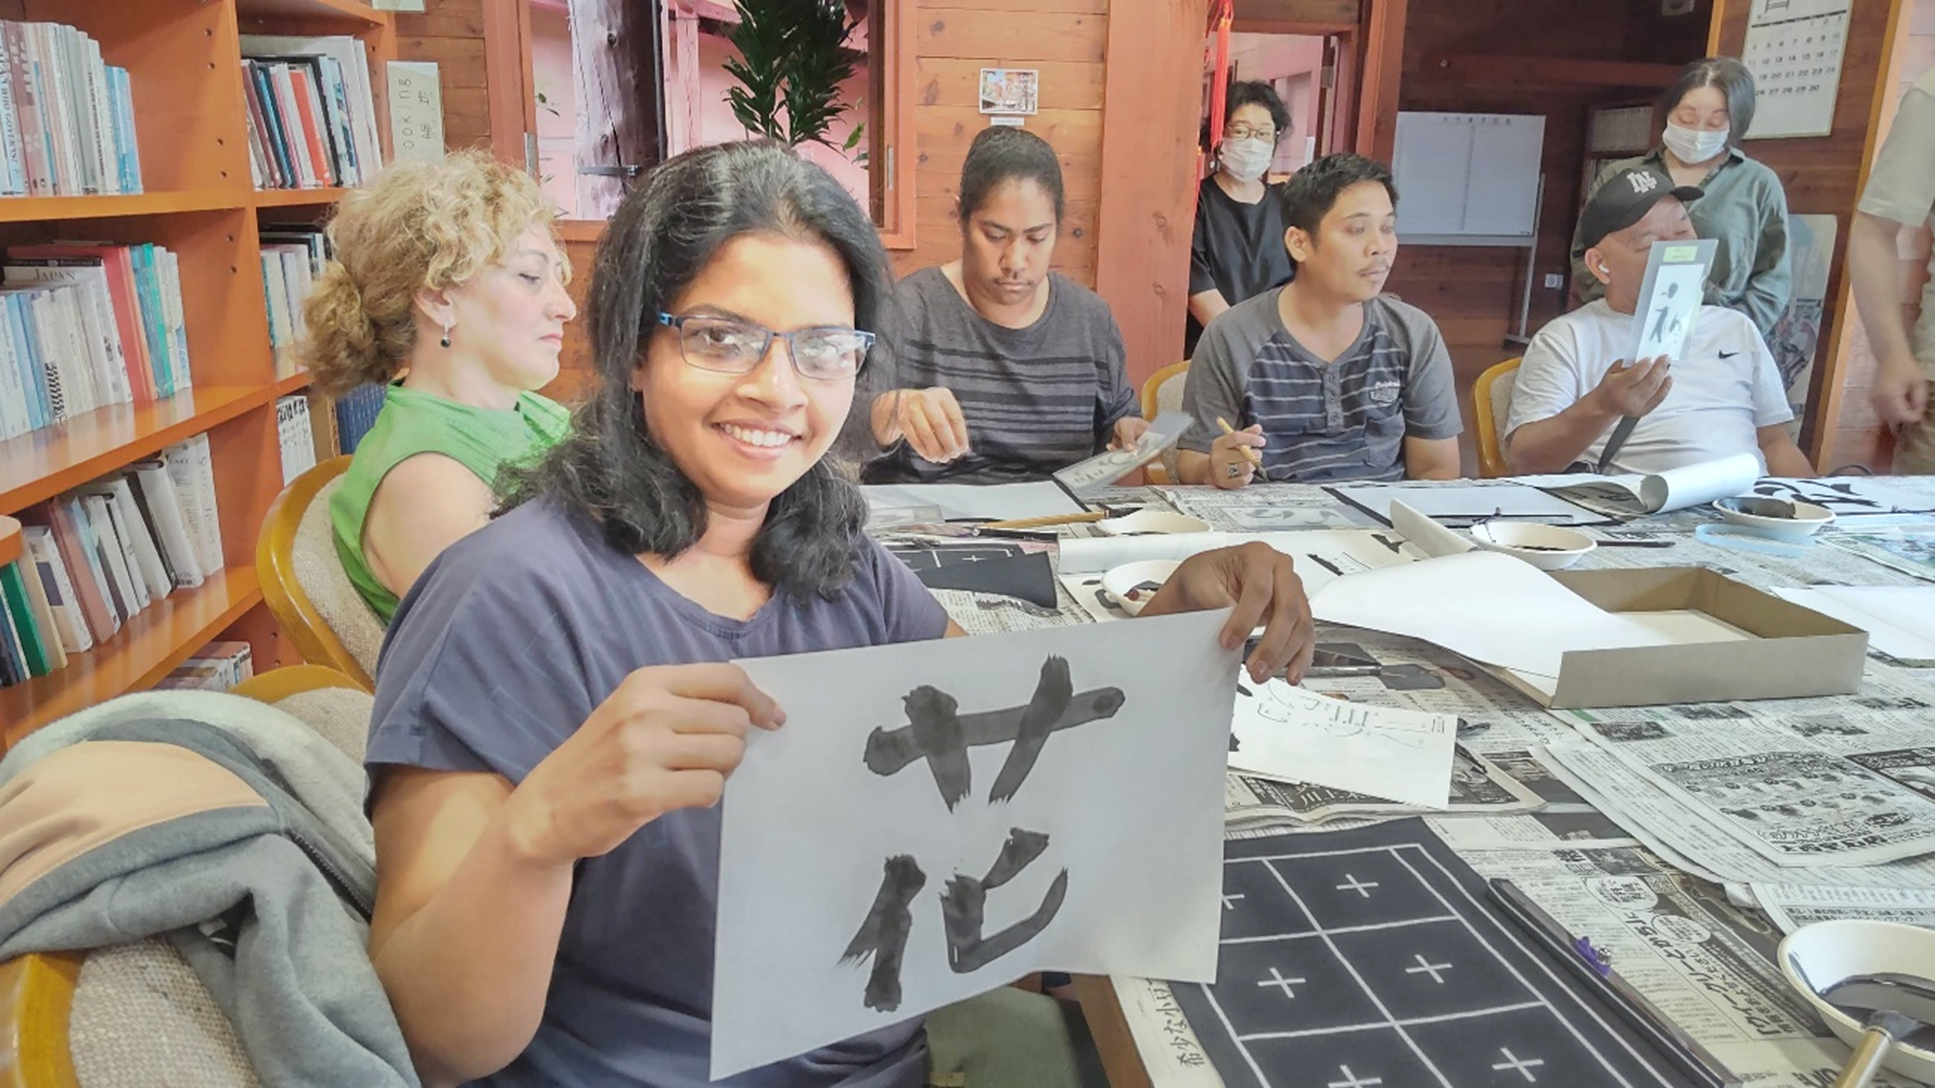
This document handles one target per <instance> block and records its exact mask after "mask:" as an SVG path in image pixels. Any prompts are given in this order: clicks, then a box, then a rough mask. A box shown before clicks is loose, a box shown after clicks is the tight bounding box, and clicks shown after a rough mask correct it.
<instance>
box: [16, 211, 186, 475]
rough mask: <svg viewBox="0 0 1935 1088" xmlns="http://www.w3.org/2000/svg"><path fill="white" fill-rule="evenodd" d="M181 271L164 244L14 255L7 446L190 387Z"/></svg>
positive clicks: (64, 246)
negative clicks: (13, 440) (111, 409)
mask: <svg viewBox="0 0 1935 1088" xmlns="http://www.w3.org/2000/svg"><path fill="white" fill-rule="evenodd" d="M189 373H190V370H189V361H188V338H187V330H186V328H185V322H184V320H183V310H182V299H181V275H180V264H179V261H178V259H177V258H176V256H175V255H174V254H173V253H172V252H170V251H169V250H167V249H165V248H163V247H160V246H154V245H148V244H145V243H144V244H141V245H130V246H120V245H107V244H99V243H95V244H83V243H54V244H45V245H19V246H9V247H7V250H6V254H5V257H4V258H3V259H0V441H4V440H6V439H9V438H15V437H18V436H19V435H22V434H25V433H27V432H28V431H34V430H39V429H40V428H42V427H50V426H53V425H55V424H58V423H64V422H66V421H67V420H69V419H71V418H73V417H75V416H78V415H82V414H85V413H87V412H91V411H93V410H95V409H97V408H104V407H108V406H111V405H116V404H129V403H148V402H151V401H154V400H157V399H160V398H164V397H170V396H173V395H174V394H176V393H178V392H180V391H182V390H184V389H188V388H190V386H191V382H190V380H189Z"/></svg>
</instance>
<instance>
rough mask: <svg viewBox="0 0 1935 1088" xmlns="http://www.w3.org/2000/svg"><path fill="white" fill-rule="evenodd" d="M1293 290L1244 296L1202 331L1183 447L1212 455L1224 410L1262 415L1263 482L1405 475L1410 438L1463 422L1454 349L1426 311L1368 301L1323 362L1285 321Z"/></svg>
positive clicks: (1253, 417) (1186, 391)
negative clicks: (1344, 344) (1284, 305)
mask: <svg viewBox="0 0 1935 1088" xmlns="http://www.w3.org/2000/svg"><path fill="white" fill-rule="evenodd" d="M1284 290H1285V288H1278V289H1277V290H1275V291H1266V292H1264V293H1263V294H1260V295H1258V296H1256V297H1255V298H1253V299H1250V300H1249V301H1248V302H1241V303H1238V304H1237V305H1235V306H1232V307H1230V308H1229V309H1227V310H1225V311H1223V312H1222V313H1220V314H1217V315H1216V317H1215V318H1214V319H1213V320H1211V321H1210V323H1209V328H1207V329H1205V330H1203V339H1202V341H1201V342H1200V343H1198V344H1197V345H1196V355H1195V358H1193V359H1191V360H1190V361H1189V374H1188V377H1187V378H1186V379H1185V381H1184V385H1183V411H1185V412H1188V413H1189V414H1190V415H1192V416H1194V417H1195V420H1196V421H1195V423H1194V424H1193V425H1192V426H1191V427H1190V428H1189V430H1188V431H1186V432H1184V434H1183V437H1182V442H1181V446H1182V448H1183V449H1186V450H1194V451H1196V452H1197V453H1208V452H1209V446H1210V443H1212V442H1214V441H1215V440H1216V436H1217V435H1219V434H1221V433H1222V428H1221V427H1219V426H1217V423H1216V421H1217V420H1218V419H1219V418H1220V419H1227V420H1229V422H1230V426H1232V427H1236V428H1238V429H1241V428H1244V427H1248V426H1249V425H1251V424H1253V423H1261V424H1263V437H1264V439H1265V440H1266V441H1267V442H1268V443H1269V444H1268V445H1266V446H1265V447H1264V448H1263V450H1262V453H1263V468H1262V470H1261V472H1260V474H1259V475H1260V476H1261V478H1262V479H1264V480H1269V481H1273V482H1284V481H1295V482H1298V483H1329V482H1332V481H1337V480H1401V479H1403V478H1404V439H1405V437H1406V436H1407V435H1408V436H1411V437H1413V438H1454V437H1456V436H1457V434H1458V432H1459V431H1460V430H1462V429H1463V427H1464V425H1463V424H1462V423H1461V422H1460V421H1459V418H1458V400H1457V396H1456V394H1455V393H1454V392H1453V391H1452V385H1451V355H1450V353H1449V352H1447V351H1446V350H1445V341H1444V337H1443V336H1441V335H1439V333H1438V326H1437V325H1436V324H1435V323H1433V322H1432V320H1431V318H1430V317H1428V316H1427V315H1426V314H1425V312H1424V311H1423V310H1420V309H1418V308H1417V307H1415V306H1408V305H1406V304H1404V303H1402V302H1399V301H1398V300H1397V299H1395V298H1392V297H1390V296H1388V295H1379V296H1378V297H1376V298H1374V299H1371V300H1370V301H1369V302H1366V303H1365V304H1364V328H1363V330H1362V331H1361V332H1359V333H1358V334H1357V339H1356V341H1354V342H1353V343H1352V344H1351V345H1350V346H1349V347H1348V348H1345V349H1344V351H1343V353H1342V354H1341V355H1339V356H1337V358H1336V359H1335V360H1333V361H1326V360H1324V359H1321V358H1319V357H1318V356H1317V355H1316V353H1314V352H1312V351H1310V350H1309V349H1308V348H1306V347H1304V346H1303V345H1302V344H1300V343H1298V342H1297V339H1296V337H1294V336H1292V335H1290V330H1289V329H1287V328H1285V327H1284V324H1283V317H1282V316H1281V315H1280V314H1279V313H1278V312H1277V297H1278V296H1279V295H1281V294H1282V293H1283V291H1284Z"/></svg>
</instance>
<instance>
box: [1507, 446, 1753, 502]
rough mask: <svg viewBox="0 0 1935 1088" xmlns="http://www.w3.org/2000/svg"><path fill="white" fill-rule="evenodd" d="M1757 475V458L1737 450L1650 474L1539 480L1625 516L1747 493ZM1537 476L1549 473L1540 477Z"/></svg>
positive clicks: (1549, 487)
mask: <svg viewBox="0 0 1935 1088" xmlns="http://www.w3.org/2000/svg"><path fill="white" fill-rule="evenodd" d="M1759 478H1760V460H1759V458H1757V457H1755V456H1754V455H1753V454H1751V453H1736V454H1733V455H1732V456H1729V457H1722V458H1720V459H1719V460H1716V461H1702V462H1700V463H1699V464H1696V465H1684V466H1681V467H1680V468H1676V469H1669V470H1668V471H1666V472H1658V473H1654V474H1653V475H1651V476H1636V475H1635V476H1591V475H1577V476H1562V477H1558V478H1557V480H1565V481H1571V482H1569V483H1563V484H1558V483H1553V484H1547V483H1544V482H1541V484H1540V486H1541V487H1544V488H1545V490H1546V491H1548V492H1550V493H1552V494H1554V495H1557V496H1559V497H1561V498H1564V499H1568V500H1570V501H1572V502H1576V503H1578V504H1579V505H1581V506H1585V507H1588V508H1590V509H1593V510H1602V511H1604V512H1606V513H1608V514H1618V515H1620V516H1623V517H1637V516H1639V515H1641V514H1664V513H1671V512H1672V511H1674V510H1684V509H1686V508H1687V507H1689V506H1698V505H1700V504H1701V503H1703V502H1712V501H1713V500H1715V499H1724V498H1727V497H1729V496H1732V495H1739V494H1743V493H1745V492H1746V491H1747V490H1748V489H1749V488H1751V487H1752V486H1753V485H1754V481H1755V480H1757V479H1759ZM1540 479H1541V481H1545V480H1553V479H1554V478H1553V477H1541V478H1540Z"/></svg>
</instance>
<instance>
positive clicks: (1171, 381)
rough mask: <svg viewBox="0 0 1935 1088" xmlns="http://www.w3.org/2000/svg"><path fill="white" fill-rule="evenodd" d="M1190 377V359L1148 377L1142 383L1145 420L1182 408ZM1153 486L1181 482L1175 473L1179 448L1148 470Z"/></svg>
mask: <svg viewBox="0 0 1935 1088" xmlns="http://www.w3.org/2000/svg"><path fill="white" fill-rule="evenodd" d="M1188 375H1189V360H1188V359H1184V360H1183V361H1182V362H1180V363H1171V364H1170V365H1168V366H1166V367H1163V368H1162V369H1161V370H1158V371H1156V372H1155V373H1154V374H1151V375H1149V380H1148V381H1145V382H1143V383H1142V418H1144V419H1154V418H1156V417H1157V416H1159V415H1161V414H1162V413H1164V412H1173V411H1176V410H1177V409H1179V408H1181V407H1182V401H1183V379H1185V378H1186V377H1188ZM1147 472H1148V478H1149V482H1150V483H1152V484H1167V483H1174V482H1175V481H1177V480H1179V479H1181V476H1180V475H1179V474H1178V472H1177V470H1176V447H1174V446H1171V447H1169V448H1168V449H1166V450H1163V451H1162V458H1161V460H1159V461H1157V462H1156V463H1155V464H1153V465H1150V466H1149V468H1148V469H1147Z"/></svg>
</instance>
